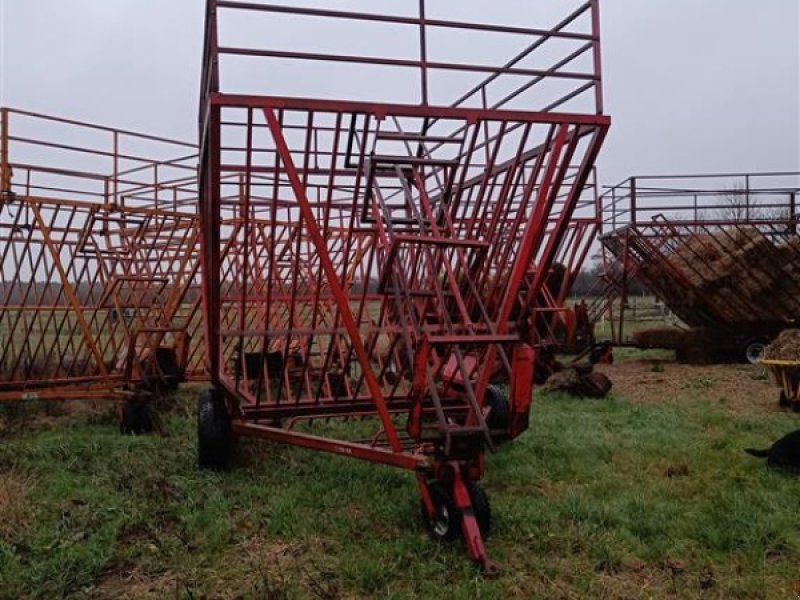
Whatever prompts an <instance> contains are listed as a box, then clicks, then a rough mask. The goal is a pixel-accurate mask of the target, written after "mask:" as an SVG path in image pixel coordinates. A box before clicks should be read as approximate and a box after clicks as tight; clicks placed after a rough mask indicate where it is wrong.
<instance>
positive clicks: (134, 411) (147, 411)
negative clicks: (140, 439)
mask: <svg viewBox="0 0 800 600" xmlns="http://www.w3.org/2000/svg"><path fill="white" fill-rule="evenodd" d="M119 430H120V433H122V434H123V435H142V434H144V433H151V432H152V431H153V414H152V411H151V407H150V403H149V402H147V400H143V399H141V398H130V399H129V400H126V401H125V404H123V405H122V412H121V414H120V421H119Z"/></svg>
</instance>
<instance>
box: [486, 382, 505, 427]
mask: <svg viewBox="0 0 800 600" xmlns="http://www.w3.org/2000/svg"><path fill="white" fill-rule="evenodd" d="M484 399H485V405H486V406H488V407H489V408H491V411H490V412H489V417H488V419H487V423H486V424H487V425H488V426H489V429H503V430H505V429H508V427H509V425H510V424H511V407H510V406H509V403H508V395H507V394H506V393H505V392H504V391H503V390H501V389H500V388H499V387H497V386H495V385H489V386H487V387H486V395H485V396H484Z"/></svg>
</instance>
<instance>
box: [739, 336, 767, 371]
mask: <svg viewBox="0 0 800 600" xmlns="http://www.w3.org/2000/svg"><path fill="white" fill-rule="evenodd" d="M766 348H767V346H766V344H764V342H762V341H760V340H753V341H751V342H748V343H747V345H746V346H745V347H744V359H745V360H746V361H747V362H749V363H750V364H751V365H756V364H758V362H759V361H760V360H761V359H762V358H764V351H765V350H766Z"/></svg>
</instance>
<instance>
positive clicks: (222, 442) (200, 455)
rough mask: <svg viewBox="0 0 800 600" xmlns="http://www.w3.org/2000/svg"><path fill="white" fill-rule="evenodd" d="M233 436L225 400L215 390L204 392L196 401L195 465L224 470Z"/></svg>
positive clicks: (202, 467)
mask: <svg viewBox="0 0 800 600" xmlns="http://www.w3.org/2000/svg"><path fill="white" fill-rule="evenodd" d="M232 443H233V435H232V432H231V419H230V416H229V415H228V411H227V409H226V407H225V400H224V398H223V397H222V395H221V394H219V393H218V392H216V390H205V391H203V392H202V393H201V394H200V397H199V398H198V400H197V464H198V466H199V467H200V468H201V469H212V470H221V469H226V468H227V467H228V464H229V462H230V454H231V447H232Z"/></svg>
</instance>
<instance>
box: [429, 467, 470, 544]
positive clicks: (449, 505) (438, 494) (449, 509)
mask: <svg viewBox="0 0 800 600" xmlns="http://www.w3.org/2000/svg"><path fill="white" fill-rule="evenodd" d="M428 493H429V494H430V495H431V501H432V502H433V509H434V511H435V513H436V516H435V517H434V518H433V519H431V518H430V516H429V515H428V511H427V510H425V503H423V504H422V521H423V523H425V527H426V528H427V530H428V533H430V535H431V537H432V538H433V539H435V540H436V541H439V542H449V541H452V540H454V539H456V538H457V537H458V536H459V535H460V534H461V512H460V511H459V510H458V508H456V504H455V502H454V501H453V496H452V495H451V494H450V491H449V490H448V489H447V487H446V486H445V485H444V484H443V483H441V482H440V481H433V482H431V483H429V484H428Z"/></svg>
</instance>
